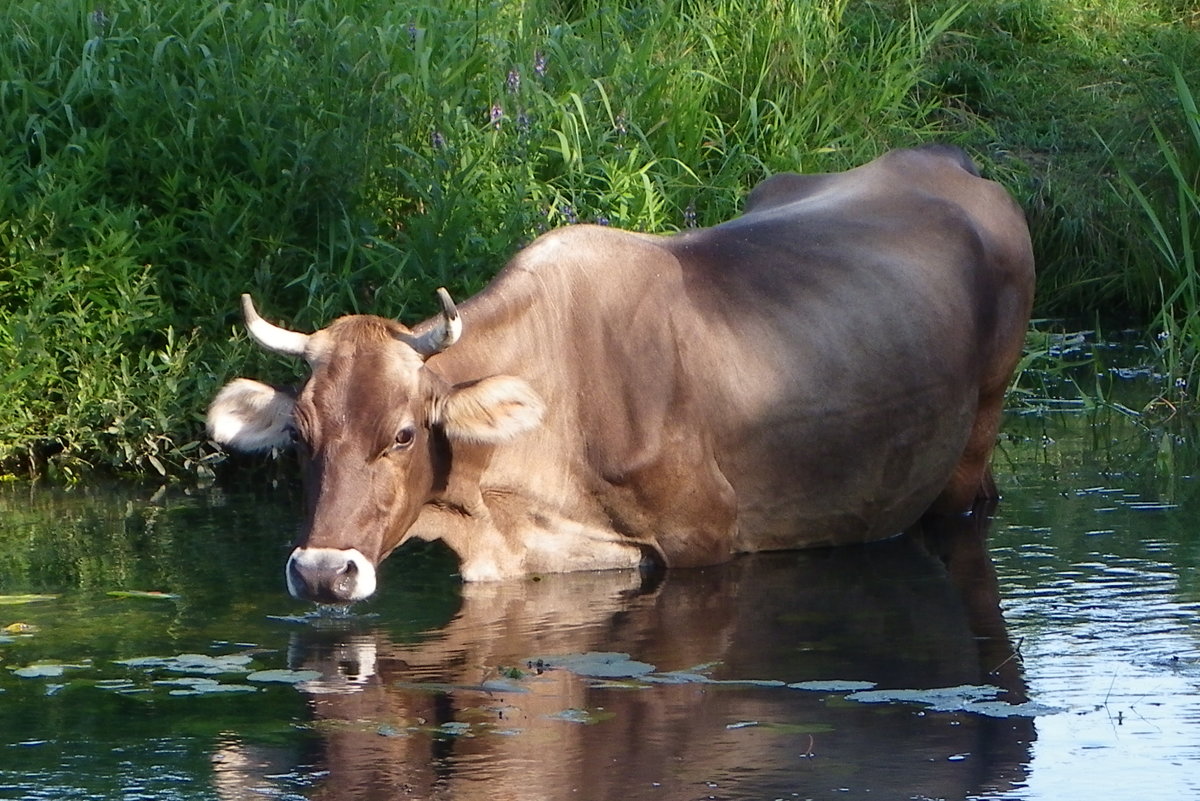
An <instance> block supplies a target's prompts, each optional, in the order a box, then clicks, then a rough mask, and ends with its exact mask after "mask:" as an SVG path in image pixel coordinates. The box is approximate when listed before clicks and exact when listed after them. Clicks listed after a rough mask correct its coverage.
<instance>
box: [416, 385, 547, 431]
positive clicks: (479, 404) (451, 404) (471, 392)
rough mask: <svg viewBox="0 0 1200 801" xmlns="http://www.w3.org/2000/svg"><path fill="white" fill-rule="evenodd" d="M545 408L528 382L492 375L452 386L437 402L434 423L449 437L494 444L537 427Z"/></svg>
mask: <svg viewBox="0 0 1200 801" xmlns="http://www.w3.org/2000/svg"><path fill="white" fill-rule="evenodd" d="M545 410H546V405H545V404H544V403H542V399H541V398H540V397H538V394H537V393H536V392H534V391H533V387H531V386H529V384H526V383H525V382H524V381H522V380H521V379H519V378H513V377H512V376H507V375H494V376H491V377H489V378H483V379H480V380H479V381H471V382H468V383H465V384H458V385H457V386H455V387H453V388H452V389H451V390H450V392H449V394H448V395H446V396H445V397H444V398H442V400H441V402H440V403H439V404H438V408H437V411H436V413H435V415H434V417H435V419H434V422H435V423H439V424H441V426H442V429H443V430H444V431H445V432H446V436H447V437H449V438H450V439H452V440H466V441H468V442H480V443H497V442H506V441H508V440H510V439H512V438H513V437H516V436H517V435H519V434H523V433H525V432H526V431H529V430H530V429H533V428H537V426H538V424H539V423H541V422H542V414H543V413H544V412H545Z"/></svg>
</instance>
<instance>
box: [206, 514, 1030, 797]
mask: <svg viewBox="0 0 1200 801" xmlns="http://www.w3.org/2000/svg"><path fill="white" fill-rule="evenodd" d="M938 526H939V527H940V530H925V531H923V532H910V533H909V534H908V535H906V536H905V537H903V538H900V539H897V540H893V541H890V542H886V543H881V544H875V545H869V546H862V547H858V548H849V549H838V550H830V551H826V552H806V553H787V554H774V555H758V556H750V557H744V558H742V559H739V560H735V561H734V562H732V563H730V564H727V565H722V566H718V567H713V568H707V569H703V570H692V571H687V570H684V571H673V572H669V573H668V574H667V575H665V576H661V577H650V579H648V580H643V577H642V576H641V575H640V574H638V573H636V572H629V571H607V572H600V573H593V574H574V575H556V576H550V577H547V578H545V579H543V580H541V581H514V582H501V583H487V584H478V585H466V586H464V587H463V602H462V607H461V610H460V613H459V614H458V615H457V616H456V617H455V618H454V619H453V620H452V621H450V622H449V623H448V624H447V625H445V626H444V627H443V628H441V629H440V630H438V631H436V632H430V633H428V639H426V640H425V641H423V642H418V643H398V642H394V641H392V640H391V639H389V637H388V636H387V634H386V633H384V632H381V631H373V632H368V633H359V634H346V633H342V634H337V633H334V632H321V631H316V630H313V631H310V630H305V631H304V632H302V633H299V634H297V635H296V636H295V638H294V641H293V649H292V662H293V664H292V667H294V668H307V669H315V670H318V671H320V672H321V673H322V674H323V678H321V679H320V680H317V681H313V682H310V683H309V684H307V685H306V686H305V687H304V689H305V691H306V692H308V693H309V703H310V707H311V711H312V716H313V720H312V725H313V727H314V730H315V731H316V732H318V733H319V748H318V751H319V754H317V755H316V756H315V758H314V759H313V762H312V769H313V770H314V771H322V772H324V771H327V774H323V778H321V779H320V780H319V782H318V784H317V786H316V787H315V788H314V789H312V790H311V791H310V792H309V793H306V795H307V796H308V797H309V798H313V799H372V800H375V799H393V798H396V799H399V798H445V799H475V798H478V799H496V800H499V801H505V800H506V799H514V800H515V799H521V801H529V800H530V799H560V798H581V799H582V798H586V799H609V798H618V799H637V798H655V799H671V801H675V800H676V799H692V798H717V799H721V798H775V797H780V796H784V797H791V794H792V793H799V794H800V797H810V796H811V797H817V798H823V797H827V796H829V795H831V794H836V795H837V797H839V798H847V797H849V798H854V797H868V798H910V797H921V798H924V797H930V798H964V797H967V796H970V795H975V794H986V793H987V792H989V791H990V790H999V789H1003V788H1010V787H1012V786H1013V785H1014V784H1019V783H1020V781H1021V779H1022V777H1023V773H1022V771H1023V767H1022V766H1023V764H1024V763H1026V762H1027V761H1028V758H1029V753H1028V750H1029V744H1030V742H1031V740H1032V738H1033V736H1034V731H1033V723H1032V721H1031V720H1030V719H1029V718H1019V717H1014V718H989V717H984V716H981V715H977V714H972V713H962V712H959V713H951V712H937V713H929V714H921V711H922V708H920V707H917V706H906V705H897V704H886V705H879V704H866V703H857V702H853V701H846V700H843V698H842V697H843V696H844V695H845V693H844V692H836V693H823V692H813V691H804V690H798V689H789V688H785V687H780V686H756V685H753V684H742V685H733V684H717V683H683V684H646V683H643V682H633V684H634V685H636V686H635V687H628V688H618V687H613V686H596V685H597V682H596V681H595V680H591V681H588V680H585V679H582V678H580V677H579V676H576V675H574V674H572V673H570V672H569V671H567V670H562V669H550V670H546V671H544V672H542V673H541V674H540V675H536V673H537V670H536V668H537V665H536V662H534V667H533V673H534V674H535V675H527V676H525V677H524V678H522V679H520V680H519V681H516V682H513V683H514V684H518V685H519V686H520V687H521V688H522V689H524V690H525V692H506V691H502V690H496V689H494V687H495V684H494V683H490V682H492V680H496V679H501V678H502V676H501V673H500V672H499V671H500V670H501V669H502V668H505V667H510V666H515V667H519V668H521V669H522V670H524V671H529V670H530V662H531V660H536V659H537V658H538V657H547V656H554V655H563V654H577V653H581V652H587V651H618V652H624V653H628V654H630V655H631V656H632V658H633V659H635V660H639V661H642V662H646V663H650V664H652V665H654V666H655V667H656V669H657V670H658V671H681V670H689V669H692V668H695V667H696V666H698V665H706V664H711V667H710V668H708V673H709V675H710V676H711V677H712V678H714V679H751V680H781V681H784V682H800V681H810V680H834V679H836V680H861V681H868V682H875V683H877V684H878V686H879V687H881V688H908V689H928V688H937V687H952V686H957V685H964V684H972V685H978V684H991V685H996V686H999V687H1001V688H1003V689H1004V690H1005V691H1006V692H1005V695H1004V696H1002V698H1003V699H1004V700H1008V701H1012V702H1014V703H1019V702H1022V701H1024V700H1025V698H1024V685H1023V681H1022V678H1021V675H1020V665H1019V661H1018V660H1017V659H1015V658H1013V650H1012V646H1011V644H1010V642H1009V640H1008V636H1007V633H1006V630H1005V626H1004V621H1003V618H1002V617H1001V613H1000V609H999V598H998V594H997V585H996V577H995V574H994V572H993V569H992V565H991V562H990V559H989V558H988V556H987V553H986V548H985V533H986V532H984V531H981V530H979V529H981V528H983V527H985V526H986V516H985V515H983V514H976V515H975V516H973V517H967V518H961V519H955V520H942V521H940V522H939V523H938ZM948 528H949V529H955V530H946V529H948ZM963 529H967V530H965V531H964V530H963ZM657 578H661V579H662V580H661V582H660V583H657V584H655V583H654V581H655V580H656V579H657ZM713 663H715V664H713ZM485 683H488V684H487V686H488V687H491V688H493V689H490V690H489V689H484V688H483V685H485ZM417 685H425V686H424V687H421V686H417ZM437 685H442V686H441V687H440V688H439V687H438V686H437ZM445 685H454V686H453V688H450V687H446V686H445ZM567 710H571V711H570V712H568V713H567V714H566V715H564V714H563V713H564V711H567ZM564 718H567V719H564ZM749 724H754V725H749ZM276 767H278V766H276ZM230 768H231V766H230V765H226V767H225V772H226V774H229V773H230ZM233 772H234V773H236V771H233ZM254 781H255V779H254V777H252V776H245V775H243V776H240V777H236V776H234V775H226V776H225V777H224V782H225V783H226V785H227V786H229V787H230V788H233V787H235V786H240V787H243V788H245V787H247V786H248V785H251V784H253V783H254ZM232 792H235V793H236V792H237V791H236V790H235V791H232ZM227 797H229V796H227Z"/></svg>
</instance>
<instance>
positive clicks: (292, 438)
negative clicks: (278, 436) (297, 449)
mask: <svg viewBox="0 0 1200 801" xmlns="http://www.w3.org/2000/svg"><path fill="white" fill-rule="evenodd" d="M283 430H284V433H286V434H287V438H288V442H290V443H292V444H293V445H302V444H304V441H303V439H302V438H301V436H300V430H299V429H297V428H296V427H295V426H294V425H292V424H291V423H288V424H287V425H286V426H284V428H283Z"/></svg>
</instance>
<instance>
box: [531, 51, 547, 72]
mask: <svg viewBox="0 0 1200 801" xmlns="http://www.w3.org/2000/svg"><path fill="white" fill-rule="evenodd" d="M533 74H534V75H536V76H538V77H539V78H545V77H546V54H545V53H543V52H542V51H541V50H539V51H537V52H536V53H534V55H533Z"/></svg>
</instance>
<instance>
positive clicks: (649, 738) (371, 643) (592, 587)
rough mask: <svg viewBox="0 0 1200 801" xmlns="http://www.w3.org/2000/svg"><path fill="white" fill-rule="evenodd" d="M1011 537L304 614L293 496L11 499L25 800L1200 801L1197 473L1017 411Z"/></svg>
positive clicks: (6, 734) (8, 764)
mask: <svg viewBox="0 0 1200 801" xmlns="http://www.w3.org/2000/svg"><path fill="white" fill-rule="evenodd" d="M1005 432H1006V433H1005V438H1004V441H1003V443H1002V446H1001V448H1000V450H999V452H998V454H997V458H996V468H997V478H998V481H999V483H1000V485H1001V487H1002V488H1003V490H1004V492H1005V498H1004V500H1003V501H1002V502H1001V504H1000V505H999V507H998V508H997V509H996V510H995V512H994V516H993V517H990V518H989V516H988V515H987V514H985V513H984V511H985V510H981V512H980V513H979V514H976V515H974V516H972V517H967V518H963V519H960V520H955V521H947V522H946V523H945V524H944V525H942V526H941V527H940V528H939V530H928V531H925V532H921V533H920V534H914V535H910V536H906V537H903V538H898V539H895V540H893V541H889V542H886V543H880V544H876V545H871V546H864V547H857V548H846V549H840V550H829V551H814V552H800V553H784V554H772V555H764V556H755V557H746V558H741V559H737V560H735V561H734V562H732V563H730V564H728V565H725V566H722V567H718V568H712V569H705V570H691V571H678V572H672V573H669V574H667V575H665V576H664V575H642V574H639V573H637V572H624V571H613V572H606V573H598V574H579V575H568V576H545V577H541V578H540V580H529V581H518V582H506V583H500V584H492V585H471V586H464V585H462V584H460V583H459V582H458V581H457V580H456V579H455V577H454V575H453V573H454V569H455V565H454V563H453V560H452V559H450V558H449V557H448V555H447V554H445V553H444V552H441V551H438V550H435V549H428V548H426V549H424V550H420V551H412V552H402V553H400V554H397V555H395V556H393V558H392V559H391V560H389V561H388V562H387V563H386V565H385V568H384V570H383V572H382V590H381V592H380V593H379V595H378V597H377V598H376V599H374V600H372V601H370V602H368V603H364V604H361V605H359V606H358V607H355V608H354V609H353V610H352V611H351V612H350V613H349V614H342V615H338V614H333V613H330V612H318V611H316V610H313V609H312V608H310V607H308V606H306V605H303V604H300V603H297V602H294V601H292V600H290V599H289V598H288V597H287V596H286V592H285V590H284V588H283V583H282V565H283V561H284V559H285V556H286V544H287V542H288V540H289V539H290V534H291V532H292V531H293V530H294V527H295V525H296V513H295V510H296V509H297V508H299V501H298V499H297V498H296V497H295V495H294V493H293V492H292V491H290V490H288V489H287V488H279V489H274V490H261V491H250V490H245V489H242V490H237V489H231V488H228V487H225V488H209V489H205V490H194V491H190V492H185V491H184V490H182V489H167V490H156V489H155V488H149V489H146V488H141V487H130V486H124V487H106V488H100V487H83V488H76V489H70V490H67V489H52V488H41V487H32V488H31V487H29V486H27V485H11V484H10V485H7V486H3V487H0V798H3V799H127V800H128V799H155V800H156V801H163V800H169V799H189V800H190V799H222V800H224V799H261V798H280V799H311V800H314V801H315V800H316V799H364V800H365V799H371V800H372V801H377V800H382V801H386V800H387V799H409V798H414V799H423V798H430V799H474V798H479V799H485V798H486V799H497V800H498V801H504V800H505V799H522V800H526V799H565V798H580V799H609V798H617V799H623V801H636V800H638V799H664V800H665V801H687V800H690V799H774V798H780V799H806V798H808V799H842V798H858V799H869V798H889V799H968V798H972V799H973V798H987V799H1047V800H1049V799H1055V800H1056V801H1057V800H1058V799H1063V798H1107V799H1140V798H1151V797H1153V798H1196V797H1200V616H1198V614H1197V612H1198V610H1200V571H1198V567H1197V566H1198V565H1200V522H1198V521H1200V517H1198V513H1200V495H1198V494H1197V480H1196V478H1195V477H1194V476H1195V475H1196V463H1197V461H1198V459H1197V453H1196V451H1195V450H1194V449H1192V448H1190V447H1188V446H1187V444H1186V440H1185V439H1184V438H1182V437H1180V436H1179V435H1177V434H1163V433H1161V432H1154V431H1151V430H1148V429H1146V428H1144V427H1143V426H1142V425H1141V424H1139V423H1137V422H1136V421H1134V420H1132V419H1131V418H1129V417H1127V416H1125V415H1122V414H1121V413H1119V412H1118V411H1114V410H1112V409H1102V410H1098V411H1096V412H1093V413H1086V412H1075V413H1071V414H1038V415H1027V416H1014V417H1012V418H1010V419H1009V420H1008V421H1007V423H1006V427H1005Z"/></svg>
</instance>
